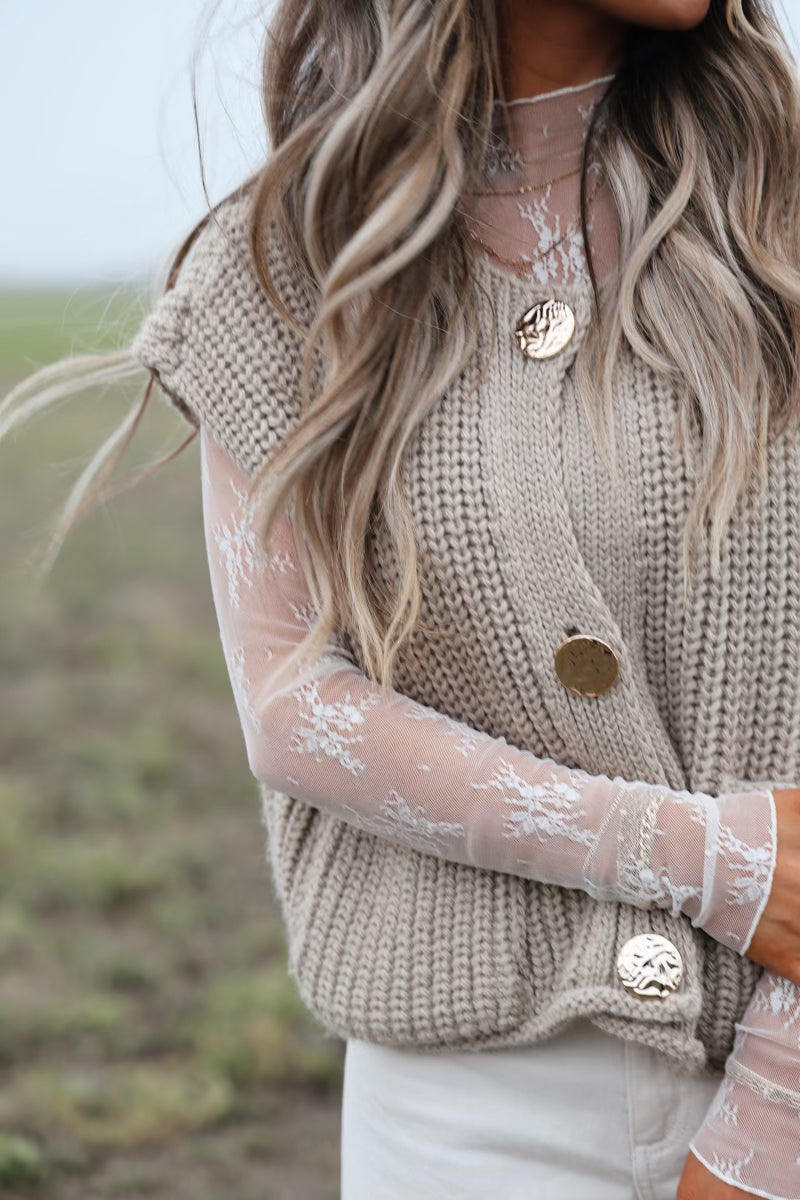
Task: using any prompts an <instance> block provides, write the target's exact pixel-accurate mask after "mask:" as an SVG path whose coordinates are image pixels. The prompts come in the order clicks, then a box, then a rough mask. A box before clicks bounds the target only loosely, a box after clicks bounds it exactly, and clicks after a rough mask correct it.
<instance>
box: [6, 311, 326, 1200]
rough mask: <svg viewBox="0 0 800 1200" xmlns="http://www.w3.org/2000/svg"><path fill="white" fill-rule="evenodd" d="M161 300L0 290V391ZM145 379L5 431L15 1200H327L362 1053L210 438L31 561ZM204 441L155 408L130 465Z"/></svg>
mask: <svg viewBox="0 0 800 1200" xmlns="http://www.w3.org/2000/svg"><path fill="white" fill-rule="evenodd" d="M148 303H149V300H148V297H147V296H146V295H145V294H144V293H143V292H141V291H136V290H125V289H117V290H116V291H115V292H113V293H112V294H110V295H107V294H105V293H102V292H92V291H90V290H87V289H86V288H82V289H78V290H75V291H73V292H72V293H62V292H41V291H40V292H35V291H34V292H21V291H16V292H9V293H6V294H3V295H1V296H0V394H5V392H6V391H7V390H8V388H9V387H10V386H11V385H12V384H13V383H14V382H16V381H17V380H18V379H20V378H22V377H23V376H25V375H27V374H29V373H30V372H31V371H32V370H33V369H34V368H35V367H36V366H38V365H40V364H43V363H47V362H51V361H53V360H55V359H56V358H57V357H59V356H60V355H61V354H65V353H79V352H82V351H86V350H89V349H92V348H98V347H99V346H101V345H104V346H108V347H117V346H121V345H123V344H124V343H125V342H126V340H127V339H128V336H129V334H130V333H131V332H132V330H133V329H135V327H136V325H137V324H138V322H139V320H140V319H141V316H142V314H143V312H144V311H145V310H146V308H147V306H148ZM145 381H146V375H145V373H144V372H142V374H141V376H140V377H137V379H136V380H135V382H134V383H133V385H125V386H124V387H123V388H120V387H119V386H117V387H116V388H115V389H113V390H108V389H106V390H104V391H101V390H95V391H92V392H88V393H86V394H85V395H83V396H80V397H78V398H75V399H71V400H66V401H64V402H61V403H59V405H58V406H57V407H56V408H55V409H53V410H51V411H49V412H48V413H46V414H42V415H40V416H38V417H35V418H33V419H32V420H31V421H30V423H28V424H26V425H25V426H24V427H23V428H22V429H21V430H20V431H19V432H18V433H17V434H12V435H11V436H10V438H8V439H7V440H6V441H4V442H3V443H0V490H1V493H2V495H1V500H0V554H2V562H3V573H2V592H1V595H2V600H1V601H0V681H1V683H0V1197H3V1198H7V1197H12V1196H13V1197H15V1198H16V1197H20V1198H28V1197H33V1198H36V1200H39V1198H40V1197H42V1198H44V1197H46V1198H47V1200H78V1198H80V1200H115V1198H117V1197H120V1198H121V1197H124V1198H125V1200H134V1198H138V1197H157V1198H159V1200H188V1198H189V1197H191V1198H192V1200H256V1198H258V1200H278V1198H281V1200H283V1198H286V1200H288V1198H290V1197H292V1198H295V1197H296V1198H298V1200H329V1198H333V1197H335V1196H336V1195H337V1194H338V1169H339V1164H338V1154H339V1148H338V1139H339V1107H340V1098H341V1064H342V1051H343V1046H342V1043H341V1042H339V1041H338V1039H335V1038H330V1037H328V1036H326V1035H325V1034H324V1033H323V1031H322V1030H320V1029H319V1027H318V1026H316V1024H315V1023H314V1022H313V1020H312V1019H311V1018H310V1017H309V1016H308V1014H307V1013H306V1011H305V1009H304V1007H303V1005H302V1004H301V1002H300V1000H299V998H298V996H297V994H296V991H295V988H294V986H293V984H292V983H291V982H290V980H289V978H288V976H287V972H286V969H285V963H286V947H285V942H284V936H283V931H282V927H281V923H280V919H279V915H278V911H277V903H276V901H275V899H274V896H273V891H272V884H271V880H270V877H269V870H268V867H267V864H266V862H265V833H264V831H263V828H262V826H261V823H260V812H259V803H258V794H257V787H256V784H255V781H254V780H253V779H252V777H251V775H250V773H249V770H248V767H247V761H246V755H245V750H244V742H243V738H242V734H241V730H240V728H239V723H238V717H237V715H236V710H235V706H234V702H233V697H232V693H231V689H230V684H229V681H228V676H227V672H226V668H225V663H224V659H223V656H222V649H221V646H220V643H219V637H218V632H217V626H216V619H215V616H214V611H213V604H212V600H211V592H210V586H209V583H208V575H207V566H206V559H205V548H204V543H203V532H202V516H201V509H200V491H199V448H198V444H197V441H195V442H192V443H191V444H190V445H189V446H188V448H187V449H186V450H184V451H183V453H182V454H181V455H180V456H179V457H178V458H177V459H176V460H175V461H173V462H172V463H169V464H167V465H166V466H165V467H163V468H161V469H160V470H159V471H158V472H156V474H155V475H153V476H151V477H150V478H148V479H147V480H146V481H144V482H143V483H141V484H140V485H138V486H136V487H134V488H133V489H132V490H130V491H129V492H126V493H124V494H123V495H121V496H118V497H116V498H114V499H112V500H111V501H109V502H108V503H107V504H105V505H104V506H103V507H102V508H100V509H98V510H95V511H94V512H93V513H92V514H91V515H90V516H89V517H87V518H86V519H85V520H84V521H83V522H82V523H81V524H80V525H79V526H78V527H77V528H76V529H75V530H73V532H72V534H71V535H70V537H69V538H68V540H67V542H66V544H65V547H64V550H63V551H62V554H61V557H60V558H59V559H58V560H57V561H56V563H55V566H54V568H53V571H52V573H51V575H50V577H49V579H47V580H46V581H45V582H44V583H43V584H41V585H38V584H37V583H36V581H35V579H34V577H33V576H32V574H31V573H25V572H24V571H23V570H22V560H23V559H24V558H25V556H26V555H27V554H28V553H29V551H30V550H31V548H32V547H33V545H34V543H35V542H36V540H37V539H38V538H40V537H41V536H42V534H43V533H44V532H45V531H46V529H47V528H49V522H50V521H51V519H52V517H53V514H54V513H55V512H57V510H58V508H59V506H60V505H61V504H62V503H63V501H64V499H65V497H66V495H67V492H68V490H69V486H70V484H71V482H72V481H73V480H74V479H75V478H76V476H77V474H78V473H79V471H80V469H81V467H82V466H83V464H84V463H85V462H86V461H88V458H89V456H90V454H91V453H92V451H93V450H94V449H95V448H96V446H97V445H98V444H99V442H100V440H101V438H102V437H103V435H104V433H107V432H110V431H111V430H112V429H113V428H114V427H115V425H116V424H117V422H118V421H119V419H120V418H121V416H122V415H123V413H124V412H125V411H126V410H127V408H128V407H129V406H130V404H132V403H133V402H134V400H135V399H136V397H137V396H139V395H140V394H141V390H142V388H143V386H144V383H145ZM186 432H187V428H186V426H184V425H183V424H182V422H181V421H180V419H179V418H178V416H177V415H176V414H175V413H174V412H173V411H172V410H171V409H170V408H169V406H168V405H167V404H166V403H164V401H163V399H162V398H161V396H160V395H158V396H156V395H154V397H153V400H152V401H151V404H150V406H149V408H148V412H147V415H146V417H145V420H144V423H143V425H142V426H141V427H140V429H139V432H138V433H137V435H136V438H135V441H134V444H133V446H132V447H130V448H129V450H128V452H127V454H126V456H125V458H124V460H123V463H122V465H121V468H120V471H121V472H122V474H124V473H127V471H128V470H130V469H132V468H135V467H136V466H138V465H140V464H141V463H143V462H145V461H148V460H150V459H152V458H154V457H156V456H157V455H159V454H161V453H164V452H166V451H167V450H168V449H169V448H171V447H172V446H175V445H177V443H178V442H179V441H180V440H181V439H182V438H183V437H184V436H185V434H186ZM120 471H118V474H117V478H118V479H120V478H122V474H120Z"/></svg>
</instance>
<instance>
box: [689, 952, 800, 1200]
mask: <svg viewBox="0 0 800 1200" xmlns="http://www.w3.org/2000/svg"><path fill="white" fill-rule="evenodd" d="M725 1069H726V1074H725V1077H724V1078H723V1080H722V1082H721V1083H720V1086H719V1090H718V1092H717V1095H716V1097H715V1099H714V1102H713V1103H712V1105H711V1107H710V1108H709V1111H708V1113H707V1114H706V1118H705V1121H704V1122H703V1124H702V1126H701V1127H700V1129H699V1130H698V1132H697V1133H696V1134H695V1136H694V1138H693V1139H692V1141H691V1142H690V1147H691V1150H692V1153H694V1154H695V1155H696V1156H697V1157H698V1158H699V1159H700V1161H701V1162H702V1163H704V1165H705V1166H706V1167H707V1168H708V1170H710V1171H711V1172H712V1173H713V1174H715V1175H718V1176H719V1178H720V1179H724V1180H726V1182H728V1183H734V1184H735V1185H736V1186H737V1187H738V1188H741V1189H742V1190H743V1191H747V1192H751V1193H752V1194H753V1195H756V1196H765V1197H767V1198H768V1200H800V989H798V988H797V987H796V986H795V984H793V983H791V982H790V981H789V980H788V979H784V978H782V977H781V976H780V975H775V974H774V973H773V972H771V971H764V973H763V974H762V976H761V978H760V980H759V982H758V985H757V986H756V989H755V991H754V992H753V995H752V997H751V999H750V1002H749V1004H748V1006H747V1009H746V1010H745V1013H744V1015H743V1017H742V1020H741V1021H740V1022H738V1023H737V1025H736V1038H735V1042H734V1047H733V1050H732V1051H731V1054H730V1055H729V1057H728V1061H727V1063H726V1068H725Z"/></svg>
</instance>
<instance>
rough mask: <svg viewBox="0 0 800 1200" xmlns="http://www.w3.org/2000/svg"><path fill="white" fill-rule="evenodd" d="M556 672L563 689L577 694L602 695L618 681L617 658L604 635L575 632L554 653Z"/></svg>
mask: <svg viewBox="0 0 800 1200" xmlns="http://www.w3.org/2000/svg"><path fill="white" fill-rule="evenodd" d="M554 662H555V669H556V675H557V676H558V678H559V679H560V680H561V682H562V683H563V685H564V687H565V688H569V690H570V691H571V692H577V693H578V695H579V696H601V695H602V694H603V692H607V691H608V690H609V688H612V687H613V686H614V684H615V683H616V681H617V676H618V675H619V659H618V658H617V654H616V651H615V650H614V647H613V646H612V645H610V644H609V643H608V642H606V641H604V640H603V638H599V637H593V636H592V635H591V634H588V633H576V634H574V635H573V636H572V637H568V638H567V640H566V641H565V642H562V643H561V645H560V646H559V647H558V649H557V650H556V653H555V660H554Z"/></svg>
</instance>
